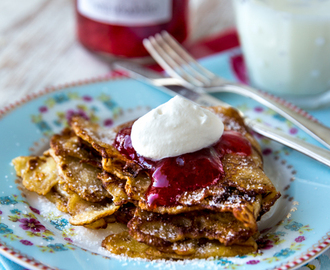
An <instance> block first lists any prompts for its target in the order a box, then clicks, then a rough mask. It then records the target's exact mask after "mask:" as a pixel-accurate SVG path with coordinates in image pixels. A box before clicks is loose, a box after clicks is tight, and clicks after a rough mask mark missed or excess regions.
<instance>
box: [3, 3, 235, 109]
mask: <svg viewBox="0 0 330 270" xmlns="http://www.w3.org/2000/svg"><path fill="white" fill-rule="evenodd" d="M231 4H232V1H228V0H190V3H189V29H190V35H189V39H188V41H187V42H188V43H196V42H198V41H200V40H202V39H205V38H208V37H210V36H212V35H217V34H219V33H221V31H223V30H224V29H227V28H229V27H232V26H233V25H234V18H233V10H232V6H231ZM109 71H110V67H109V64H108V63H106V62H104V61H102V60H100V59H99V58H97V57H95V56H94V55H93V54H91V53H90V52H88V51H87V50H86V49H85V48H83V47H82V46H81V45H80V44H79V42H78V41H77V39H76V35H75V13H74V1H73V0H29V1H26V0H1V1H0V109H1V108H2V107H4V106H6V105H8V104H10V103H13V102H15V101H16V100H17V99H18V98H21V97H22V96H24V95H25V94H26V93H32V92H36V91H40V90H42V89H44V88H45V87H49V86H57V85H60V84H65V83H70V82H74V81H79V80H83V79H86V78H93V77H98V76H102V75H104V74H106V73H108V72H109ZM8 93H10V94H9V95H8Z"/></svg>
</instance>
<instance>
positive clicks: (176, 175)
mask: <svg viewBox="0 0 330 270" xmlns="http://www.w3.org/2000/svg"><path fill="white" fill-rule="evenodd" d="M130 135H131V128H130V127H128V128H124V129H122V130H121V131H119V132H118V134H117V136H116V139H115V142H114V146H115V147H116V148H117V149H118V151H119V152H120V153H121V154H123V155H124V156H126V157H127V158H129V159H131V160H133V161H135V162H136V163H137V164H139V165H140V166H141V167H142V168H143V169H144V170H146V171H147V172H148V174H149V175H150V177H151V181H152V182H151V185H150V187H149V189H148V191H147V194H146V200H147V203H148V204H149V206H151V207H152V206H154V207H155V206H175V205H178V198H179V197H180V195H181V194H183V193H184V192H186V191H194V190H196V189H199V188H205V187H207V186H212V185H215V184H217V183H218V182H219V181H221V180H222V179H223V177H224V170H223V165H222V161H221V160H222V158H223V157H224V155H225V154H229V153H234V154H238V155H246V156H248V155H250V154H251V151H252V150H251V144H250V142H249V141H248V140H247V139H246V138H245V137H243V136H242V135H241V134H240V133H238V132H236V131H224V133H223V135H222V136H221V138H220V139H219V141H218V142H216V143H215V144H213V145H212V146H210V147H206V148H203V149H201V150H199V151H196V152H193V153H187V154H183V155H180V156H176V157H170V158H164V159H161V160H157V161H153V160H150V159H147V158H145V157H143V156H141V155H139V154H138V153H136V151H135V150H134V148H133V146H132V142H131V136H130Z"/></svg>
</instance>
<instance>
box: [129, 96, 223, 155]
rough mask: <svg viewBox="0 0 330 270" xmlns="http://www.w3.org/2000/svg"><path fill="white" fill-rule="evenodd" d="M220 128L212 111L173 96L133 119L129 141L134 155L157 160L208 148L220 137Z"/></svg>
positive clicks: (219, 120) (220, 123)
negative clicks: (135, 153)
mask: <svg viewBox="0 0 330 270" xmlns="http://www.w3.org/2000/svg"><path fill="white" fill-rule="evenodd" d="M223 130H224V125H223V123H222V121H221V119H220V118H219V117H218V116H216V115H215V114H214V113H212V112H211V111H209V110H207V109H204V108H202V107H200V106H199V105H197V104H196V103H194V102H192V101H189V100H187V99H185V98H183V97H180V96H175V97H174V98H172V99H171V100H169V101H168V102H166V103H164V104H162V105H160V106H159V107H157V108H155V109H153V110H151V111H150V112H148V113H147V114H145V115H144V116H142V117H141V118H139V119H138V120H136V121H135V122H134V124H133V126H132V131H131V140H132V145H133V147H134V149H135V151H136V152H137V153H138V154H140V155H141V156H143V157H146V158H149V159H152V160H160V159H163V158H166V157H175V156H179V155H182V154H186V153H192V152H195V151H198V150H200V149H202V148H205V147H208V146H210V145H212V144H214V143H215V142H217V141H218V140H219V139H220V137H221V135H222V133H223Z"/></svg>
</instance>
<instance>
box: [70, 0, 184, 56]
mask: <svg viewBox="0 0 330 270" xmlns="http://www.w3.org/2000/svg"><path fill="white" fill-rule="evenodd" d="M111 1H113V0H111ZM111 1H109V0H76V9H75V10H76V18H77V36H78V39H79V41H80V42H81V43H82V44H83V45H84V46H85V47H86V48H88V49H89V50H91V51H94V52H99V53H106V54H110V55H114V56H119V57H127V58H141V57H145V56H148V55H149V53H148V52H147V51H146V50H145V48H144V47H143V44H142V40H143V39H144V38H147V37H149V36H152V35H155V34H156V33H159V32H161V31H162V30H166V31H167V32H169V33H170V34H171V35H173V36H174V37H175V38H176V39H177V40H178V41H179V42H180V43H182V42H183V41H184V40H185V39H186V38H187V32H188V30H187V28H188V27H187V21H188V19H187V16H188V2H189V0H147V1H146V0H143V1H142V0H138V1H137V0H121V1H116V2H117V3H116V5H117V6H115V5H114V4H113V3H111ZM155 1H156V2H155ZM157 1H158V2H157ZM143 2H145V4H144V5H145V6H144V7H143V6H142V5H143V4H142V3H143ZM165 2H166V3H165ZM155 4H156V5H164V4H166V5H167V4H168V5H169V6H168V10H167V11H168V17H167V18H165V19H164V20H162V21H159V20H157V16H156V15H154V16H155V17H154V21H153V19H151V21H150V20H149V21H148V22H143V21H142V22H141V21H135V22H134V21H130V20H131V19H130V16H128V20H129V21H128V22H127V21H125V19H122V18H120V16H121V15H120V14H124V13H120V12H121V11H123V10H125V11H126V15H125V16H127V14H129V12H134V10H137V11H136V12H135V13H137V12H140V13H141V12H143V11H144V12H149V11H150V12H151V11H152V8H153V5H155ZM120 5H123V6H120ZM129 5H133V6H132V7H131V8H132V10H131V9H129V8H130V6H129ZM134 5H135V6H134ZM97 8H99V9H100V12H101V13H100V14H101V15H100V17H98V16H99V15H98V14H97V13H96V11H95V10H97ZM101 8H103V10H101ZM138 8H140V9H141V10H142V11H141V10H138ZM94 9H95V10H94ZM111 9H113V10H119V13H118V14H115V16H114V17H113V19H112V20H110V21H107V19H106V16H105V15H104V14H106V13H104V14H103V13H102V12H103V11H106V10H108V11H109V10H111ZM91 10H92V11H91ZM93 10H94V11H93ZM160 12H161V13H160V16H158V17H161V16H162V14H163V13H162V12H163V11H162V10H160ZM102 14H103V15H102ZM111 14H112V13H111ZM132 14H133V13H132ZM116 16H117V17H116ZM132 17H134V16H132ZM116 18H117V19H118V20H117V19H116ZM142 18H143V17H142ZM116 20H117V21H116Z"/></svg>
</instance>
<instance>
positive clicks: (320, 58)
mask: <svg viewBox="0 0 330 270" xmlns="http://www.w3.org/2000/svg"><path fill="white" fill-rule="evenodd" d="M234 7H235V13H236V23H237V29H238V32H239V36H240V41H241V46H242V50H243V54H244V59H245V62H246V65H247V69H248V73H249V77H250V81H251V84H252V85H253V86H255V87H257V88H259V89H261V90H265V91H268V92H270V93H273V94H275V95H279V96H282V97H287V98H288V99H289V100H290V98H291V100H290V101H293V102H294V103H296V104H297V102H298V101H299V100H300V101H301V102H302V104H303V103H304V102H305V103H306V104H305V105H307V107H308V106H309V105H308V103H311V102H315V101H317V102H318V103H320V101H322V100H323V101H324V99H323V98H322V97H321V96H322V94H323V96H324V95H325V94H324V93H325V92H326V91H328V90H329V89H330V0H234ZM327 95H328V96H329V93H328V94H327ZM313 97H318V99H313ZM298 103H299V102H298ZM321 103H322V102H321ZM297 105H299V104H297ZM314 105H315V106H317V104H314ZM305 107H306V106H305Z"/></svg>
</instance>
